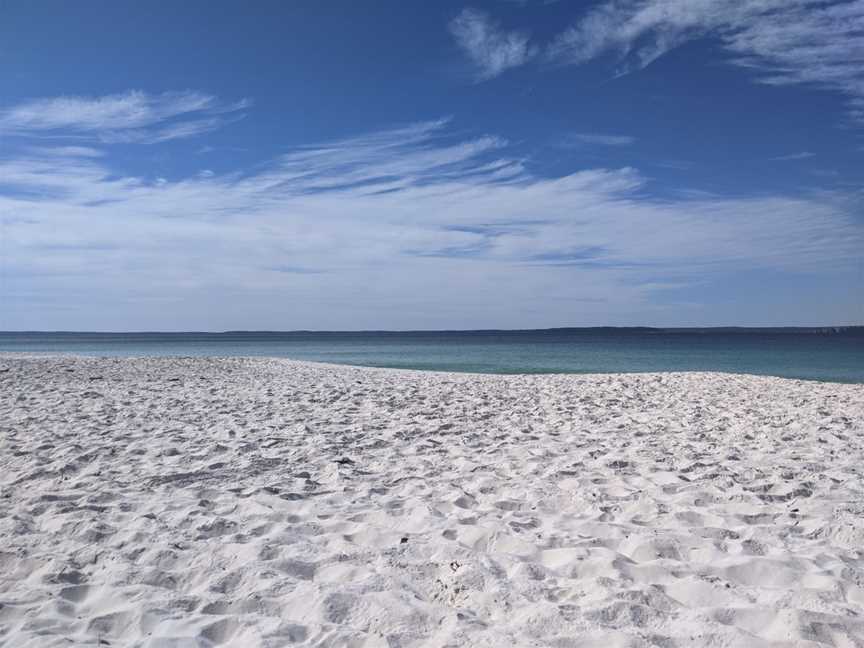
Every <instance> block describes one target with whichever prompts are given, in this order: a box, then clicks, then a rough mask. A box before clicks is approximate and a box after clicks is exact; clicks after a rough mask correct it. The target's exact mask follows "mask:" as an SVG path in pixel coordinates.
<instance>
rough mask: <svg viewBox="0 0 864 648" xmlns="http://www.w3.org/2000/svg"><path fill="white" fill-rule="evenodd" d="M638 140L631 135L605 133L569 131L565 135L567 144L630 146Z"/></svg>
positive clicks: (565, 143)
mask: <svg viewBox="0 0 864 648" xmlns="http://www.w3.org/2000/svg"><path fill="white" fill-rule="evenodd" d="M635 141H636V138H635V137H631V136H629V135H608V134H603V133H569V134H567V135H565V136H564V137H563V144H564V145H565V146H578V145H581V144H596V145H599V146H630V145H631V144H633V143H634V142H635Z"/></svg>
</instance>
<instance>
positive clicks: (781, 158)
mask: <svg viewBox="0 0 864 648" xmlns="http://www.w3.org/2000/svg"><path fill="white" fill-rule="evenodd" d="M814 155H816V154H815V153H811V152H810V151H801V152H800V153H790V154H789V155H778V156H777V157H772V158H768V159H769V160H771V161H772V162H791V161H793V160H806V159H808V158H812V157H813V156H814Z"/></svg>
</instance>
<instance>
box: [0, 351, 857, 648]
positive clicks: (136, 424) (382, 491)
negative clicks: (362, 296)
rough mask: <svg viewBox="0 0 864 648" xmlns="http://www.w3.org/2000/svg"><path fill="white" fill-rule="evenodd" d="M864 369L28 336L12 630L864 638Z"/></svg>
mask: <svg viewBox="0 0 864 648" xmlns="http://www.w3.org/2000/svg"><path fill="white" fill-rule="evenodd" d="M862 550H864V386H861V385H837V384H823V383H810V382H801V381H791V380H782V379H777V378H760V377H752V376H739V375H723V374H707V373H702V374H643V375H597V376H488V375H465V374H462V375H460V374H444V373H423V372H409V371H393V370H377V369H362V368H350V367H340V366H329V365H317V364H309V363H300V362H292V361H287V360H277V359H152V358H151V359H82V358H71V357H70V358H59V357H58V358H20V357H19V358H16V357H10V356H7V357H3V358H0V645H2V646H4V647H9V648H25V647H39V648H42V647H47V646H147V647H152V648H157V647H158V648H186V647H190V648H191V647H196V648H198V647H201V646H216V645H224V646H243V647H246V646H250V647H255V646H267V647H277V646H294V645H302V646H334V647H335V646H352V647H361V646H362V647H369V648H371V647H388V648H395V647H408V646H423V647H442V648H443V647H445V646H452V647H457V646H459V647H461V646H483V647H490V648H492V647H494V648H502V647H503V648H506V647H521V646H557V647H561V648H565V647H568V648H569V647H577V646H586V647H587V646H599V647H602V648H613V647H616V646H741V647H748V648H749V647H760V646H772V647H780V646H837V647H845V646H864V553H862Z"/></svg>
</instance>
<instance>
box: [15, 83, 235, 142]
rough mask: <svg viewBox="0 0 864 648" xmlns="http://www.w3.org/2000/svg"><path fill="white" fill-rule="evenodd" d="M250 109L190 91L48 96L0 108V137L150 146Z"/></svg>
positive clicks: (211, 126) (202, 129)
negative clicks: (15, 136) (93, 141)
mask: <svg viewBox="0 0 864 648" xmlns="http://www.w3.org/2000/svg"><path fill="white" fill-rule="evenodd" d="M250 105H251V102H250V101H249V100H243V101H239V102H235V103H225V102H221V101H219V100H218V99H217V98H216V97H214V96H212V95H208V94H203V93H200V92H194V91H184V92H165V93H162V94H148V93H146V92H141V91H137V90H133V91H129V92H125V93H121V94H114V95H105V96H102V97H76V96H63V97H50V98H43V99H35V100H32V101H28V102H24V103H21V104H18V105H16V106H11V107H9V108H5V109H0V133H3V134H12V135H24V136H27V135H30V136H40V135H41V136H45V135H48V136H54V137H68V138H87V139H94V140H98V141H101V142H104V143H108V144H112V143H144V144H152V143H156V142H164V141H168V140H171V139H178V138H184V137H192V136H194V135H199V134H201V133H205V132H208V131H212V130H214V129H216V128H219V127H221V126H223V125H225V124H226V123H229V122H230V121H232V120H234V119H237V118H239V117H240V116H241V115H240V114H239V111H242V110H243V109H245V108H248V107H249V106H250ZM228 115H230V116H228Z"/></svg>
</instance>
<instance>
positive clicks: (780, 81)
mask: <svg viewBox="0 0 864 648" xmlns="http://www.w3.org/2000/svg"><path fill="white" fill-rule="evenodd" d="M0 82H2V85H0V87H2V92H0V330H98V331H135V330H138V331H144V330H159V331H182V330H196V331H202V330H208V331H219V330H238V329H243V330H296V329H308V330H362V329H390V330H405V329H476V328H544V327H559V326H602V325H609V326H628V325H644V326H729V325H738V326H783V325H804V326H806V325H841V324H862V323H864V0H839V1H835V2H830V1H829V2H826V1H823V0H818V1H816V0H638V1H637V0H598V1H596V2H587V1H586V2H580V1H576V0H574V1H571V2H568V1H566V0H559V1H557V2H555V1H550V0H521V1H520V0H489V1H487V2H479V1H478V2H470V3H467V4H466V3H465V2H451V1H449V0H441V1H436V2H422V1H420V0H416V1H409V0H379V1H377V2H374V3H358V2H354V1H347V0H345V1H343V0H327V1H325V2H320V1H317V0H316V1H312V0H309V1H304V0H295V1H293V2H281V1H263V0H262V1H257V2H255V3H246V2H240V1H239V0H237V1H231V0H226V1H224V2H216V3H214V2H210V1H206V2H205V1H198V0H189V1H184V2H182V3H178V2H169V1H167V0H159V1H149V2H146V1H140V2H131V1H120V2H118V1H116V0H105V1H102V0H84V1H83V2H75V3H72V2H66V1H60V0H54V1H51V0H39V1H38V2H32V1H31V0H5V1H4V2H3V3H2V4H0Z"/></svg>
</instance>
